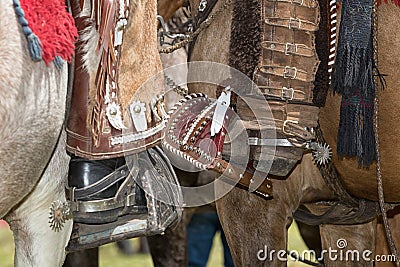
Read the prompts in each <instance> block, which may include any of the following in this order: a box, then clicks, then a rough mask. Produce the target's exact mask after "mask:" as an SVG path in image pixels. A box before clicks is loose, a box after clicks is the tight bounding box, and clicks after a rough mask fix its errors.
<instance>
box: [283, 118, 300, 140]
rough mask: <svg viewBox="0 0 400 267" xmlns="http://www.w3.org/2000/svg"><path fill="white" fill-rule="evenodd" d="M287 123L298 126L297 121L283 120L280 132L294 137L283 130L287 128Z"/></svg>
mask: <svg viewBox="0 0 400 267" xmlns="http://www.w3.org/2000/svg"><path fill="white" fill-rule="evenodd" d="M289 122H290V123H293V124H298V123H299V122H297V121H292V120H285V121H284V122H283V126H282V132H283V133H284V134H287V135H291V136H294V134H292V133H289V132H288V131H286V130H285V128H286V127H287V126H288V123H289Z"/></svg>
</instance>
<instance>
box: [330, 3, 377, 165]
mask: <svg viewBox="0 0 400 267" xmlns="http://www.w3.org/2000/svg"><path fill="white" fill-rule="evenodd" d="M371 15H372V1H371V0H343V13H342V20H341V23H340V32H339V33H340V36H339V40H338V48H337V54H336V59H335V64H334V66H333V71H332V90H333V91H334V92H337V93H340V94H341V95H342V103H341V107H340V122H339V131H338V144H337V152H338V154H339V156H345V157H357V159H358V164H359V166H364V167H368V166H369V165H370V164H371V163H372V161H374V160H375V158H376V151H375V135H374V130H373V119H372V118H373V114H374V98H375V83H374V74H376V75H379V78H380V79H381V82H382V83H383V82H384V79H383V78H382V76H381V75H380V73H379V71H378V70H377V69H376V66H375V63H374V59H373V45H372V38H373V36H372V24H371V19H372V17H371Z"/></svg>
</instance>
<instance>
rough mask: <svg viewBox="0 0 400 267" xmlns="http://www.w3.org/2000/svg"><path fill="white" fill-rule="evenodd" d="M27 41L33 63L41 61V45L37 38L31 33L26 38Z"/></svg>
mask: <svg viewBox="0 0 400 267" xmlns="http://www.w3.org/2000/svg"><path fill="white" fill-rule="evenodd" d="M27 39H28V49H29V54H30V55H31V58H32V60H33V61H35V62H37V61H40V60H42V53H43V50H42V47H41V46H42V43H41V42H40V40H39V38H38V37H37V36H36V35H35V34H34V33H33V32H32V33H31V34H30V35H28V36H27Z"/></svg>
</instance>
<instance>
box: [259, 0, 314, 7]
mask: <svg viewBox="0 0 400 267" xmlns="http://www.w3.org/2000/svg"><path fill="white" fill-rule="evenodd" d="M267 1H269V2H281V3H289V4H291V5H296V6H302V7H308V8H316V7H317V6H318V2H317V1H315V0H267Z"/></svg>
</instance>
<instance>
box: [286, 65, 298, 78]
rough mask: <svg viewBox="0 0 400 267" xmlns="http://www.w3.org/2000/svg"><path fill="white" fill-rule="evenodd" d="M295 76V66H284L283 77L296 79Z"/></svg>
mask: <svg viewBox="0 0 400 267" xmlns="http://www.w3.org/2000/svg"><path fill="white" fill-rule="evenodd" d="M296 77H297V68H296V67H290V66H286V67H285V70H284V71H283V78H285V79H287V78H290V79H296Z"/></svg>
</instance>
